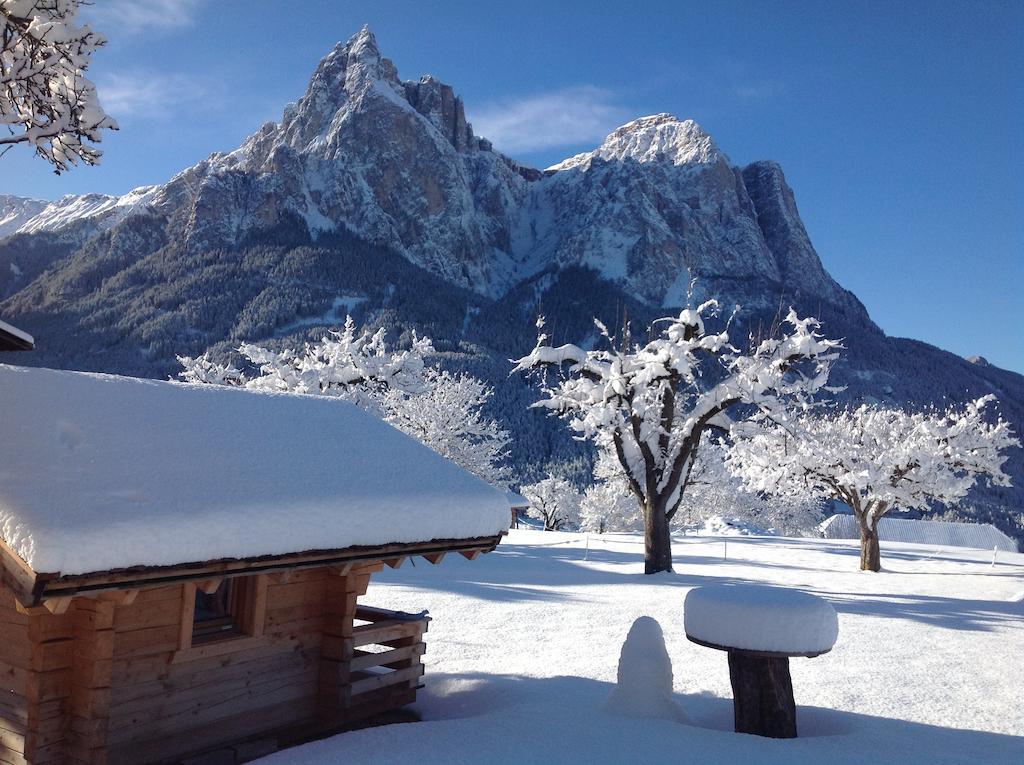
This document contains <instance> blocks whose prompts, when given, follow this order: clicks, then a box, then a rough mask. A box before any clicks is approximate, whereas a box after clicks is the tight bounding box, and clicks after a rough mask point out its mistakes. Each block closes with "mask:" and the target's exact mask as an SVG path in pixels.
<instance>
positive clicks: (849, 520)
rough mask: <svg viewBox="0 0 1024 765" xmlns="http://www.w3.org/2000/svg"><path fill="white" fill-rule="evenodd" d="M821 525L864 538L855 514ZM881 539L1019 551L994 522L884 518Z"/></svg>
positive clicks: (829, 535) (832, 534) (832, 533)
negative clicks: (951, 521)
mask: <svg viewBox="0 0 1024 765" xmlns="http://www.w3.org/2000/svg"><path fill="white" fill-rule="evenodd" d="M820 528H821V533H822V536H823V537H825V538H826V539H860V527H859V526H858V525H857V519H856V518H854V517H853V516H852V515H833V516H832V517H831V518H829V519H828V520H826V521H825V522H824V523H822V524H821V527H820ZM878 538H879V540H881V541H882V542H913V543H917V544H923V545H938V546H940V547H973V548H975V549H978V550H991V549H992V548H998V549H1000V550H1005V551H1006V552H1017V543H1016V542H1015V541H1013V540H1012V539H1010V537H1008V536H1006V534H1004V533H1003V532H1001V531H1000V530H999V529H997V528H996V527H995V526H993V525H992V524H991V523H950V522H946V521H914V520H907V519H903V518H882V519H881V520H880V521H879V522H878Z"/></svg>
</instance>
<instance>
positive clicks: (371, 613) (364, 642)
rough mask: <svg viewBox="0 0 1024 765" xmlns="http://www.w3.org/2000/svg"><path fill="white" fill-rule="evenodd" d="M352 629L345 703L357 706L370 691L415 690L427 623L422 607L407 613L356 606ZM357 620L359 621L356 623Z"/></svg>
mask: <svg viewBox="0 0 1024 765" xmlns="http://www.w3.org/2000/svg"><path fill="white" fill-rule="evenodd" d="M355 618H356V622H357V624H356V625H355V627H354V628H353V630H352V639H353V642H352V645H353V648H354V650H353V653H352V660H351V662H350V664H349V670H350V675H349V679H350V685H349V704H350V706H353V707H355V706H359V705H361V704H363V703H365V702H366V701H369V698H370V694H373V696H377V695H385V694H387V695H394V697H395V698H396V699H398V698H400V697H402V696H404V695H407V694H410V693H411V694H413V695H414V694H415V690H416V688H418V687H419V685H420V678H421V677H422V676H423V663H422V656H423V654H424V652H425V651H426V645H425V644H424V642H423V634H424V633H425V632H426V631H427V628H428V626H429V624H430V617H429V616H427V613H426V612H425V611H424V612H423V613H420V614H408V613H404V612H402V611H387V610H385V609H383V608H373V607H371V606H363V605H360V606H357V607H356V614H355ZM358 622H363V623H362V624H359V623H358Z"/></svg>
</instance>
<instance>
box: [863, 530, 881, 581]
mask: <svg viewBox="0 0 1024 765" xmlns="http://www.w3.org/2000/svg"><path fill="white" fill-rule="evenodd" d="M876 523H877V521H876ZM860 570H861V571H881V570H882V551H881V550H880V549H879V547H878V529H877V528H872V527H869V526H868V523H867V521H861V522H860Z"/></svg>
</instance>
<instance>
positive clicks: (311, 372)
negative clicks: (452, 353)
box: [178, 317, 509, 488]
mask: <svg viewBox="0 0 1024 765" xmlns="http://www.w3.org/2000/svg"><path fill="white" fill-rule="evenodd" d="M433 351H434V348H433V345H432V343H431V341H430V338H426V337H422V338H421V337H417V336H416V335H415V334H413V338H412V345H411V346H410V347H409V348H408V349H405V350H397V349H393V348H389V347H388V345H387V342H386V340H385V332H384V330H383V329H380V330H378V331H377V332H374V333H370V332H367V331H365V330H363V331H357V330H356V327H355V323H354V322H353V321H352V318H351V317H348V318H347V319H346V320H345V326H344V328H343V329H342V330H341V331H335V332H331V334H330V335H329V336H327V337H324V338H323V339H321V340H320V341H319V342H317V343H307V344H306V345H305V346H304V347H303V348H302V349H301V350H298V351H296V350H291V349H289V350H284V351H272V350H269V349H267V348H264V347H262V346H258V345H254V344H251V343H243V344H242V345H241V346H240V347H239V349H238V352H239V353H240V354H241V355H242V356H243V357H244V358H245V359H246V360H247V361H248V362H249V363H250V364H251V365H253V366H255V367H256V368H257V369H258V373H257V374H256V375H254V376H247V375H246V374H245V373H244V372H243V371H241V370H239V369H237V368H235V367H234V366H232V365H230V364H222V363H218V362H215V361H213V360H212V359H211V358H210V355H209V352H207V353H205V354H203V355H202V356H200V357H198V358H190V357H188V356H179V357H178V361H179V362H180V363H181V365H182V367H183V369H182V371H181V372H179V373H178V376H179V377H180V378H181V379H182V380H184V381H185V382H188V383H195V384H208V385H234V386H241V387H245V388H252V389H256V390H269V391H282V392H291V393H315V394H318V395H325V396H337V397H339V398H343V399H346V400H348V401H351V402H352V403H354V404H356V405H357V406H359V407H361V408H363V409H366V410H367V411H370V412H372V413H373V414H375V415H376V416H378V417H381V418H382V419H384V420H386V421H387V422H389V423H391V424H392V425H394V426H395V427H397V428H398V429H399V430H401V431H403V432H404V433H406V434H408V435H410V436H412V437H413V438H415V439H417V440H418V441H420V442H421V443H423V444H425V445H426V446H429V447H430V448H431V449H433V450H434V451H436V452H438V453H439V454H441V455H442V456H443V457H446V458H448V459H450V460H451V461H452V462H454V463H456V464H457V465H459V466H460V467H462V468H464V469H465V470H468V471H469V472H471V473H473V474H474V475H476V476H478V477H479V478H482V479H483V480H485V481H487V482H488V483H491V484H494V485H496V486H500V487H503V488H504V486H505V482H506V479H507V475H506V473H507V470H506V468H504V467H503V465H502V463H503V461H504V459H505V451H506V447H507V445H508V441H509V436H508V433H506V432H505V431H504V430H502V429H501V428H500V427H498V425H497V423H495V422H494V421H493V420H491V419H490V418H489V417H487V416H486V415H485V414H484V412H483V409H484V407H485V406H486V404H487V402H488V400H489V399H490V397H491V395H492V391H491V389H490V388H488V387H487V386H486V385H484V384H483V383H482V382H481V381H480V380H477V379H476V378H474V377H471V376H469V375H465V374H461V375H453V374H450V373H448V372H444V371H438V370H435V369H432V368H430V367H428V366H427V364H426V358H427V357H428V356H429V355H430V354H432V353H433Z"/></svg>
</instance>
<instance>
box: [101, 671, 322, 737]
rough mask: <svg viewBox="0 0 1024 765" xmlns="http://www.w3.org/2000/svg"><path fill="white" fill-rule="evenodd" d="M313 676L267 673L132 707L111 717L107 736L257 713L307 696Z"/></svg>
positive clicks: (168, 730)
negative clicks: (256, 680)
mask: <svg viewBox="0 0 1024 765" xmlns="http://www.w3.org/2000/svg"><path fill="white" fill-rule="evenodd" d="M315 676H316V675H315V671H312V670H311V671H308V672H306V673H305V674H304V675H299V676H287V677H270V678H267V679H266V680H264V681H263V682H260V683H248V684H246V683H242V684H232V685H230V686H227V687H225V688H222V689H220V690H218V691H217V692H216V693H215V694H210V693H206V694H203V695H201V696H200V697H198V698H177V697H176V698H173V699H167V700H166V702H165V703H162V704H154V705H150V706H147V707H141V708H134V709H133V710H132V711H131V713H130V714H127V715H115V716H114V717H112V718H111V720H110V729H109V731H108V737H109V738H108V740H109V741H110V742H111V744H115V743H120V742H124V741H132V740H145V739H150V738H155V737H159V736H163V735H171V734H175V733H177V734H185V732H186V731H189V730H190V729H192V728H194V727H197V726H201V725H203V724H205V723H211V722H214V721H216V720H222V719H225V718H229V717H231V716H233V715H235V714H241V713H249V714H251V715H253V716H254V717H260V716H261V715H262V714H263V710H264V709H265V708H266V707H269V706H274V705H275V704H279V703H283V702H286V701H289V702H300V701H301V700H303V699H310V698H311V697H312V688H313V683H314V682H315ZM228 740H230V739H228Z"/></svg>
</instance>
